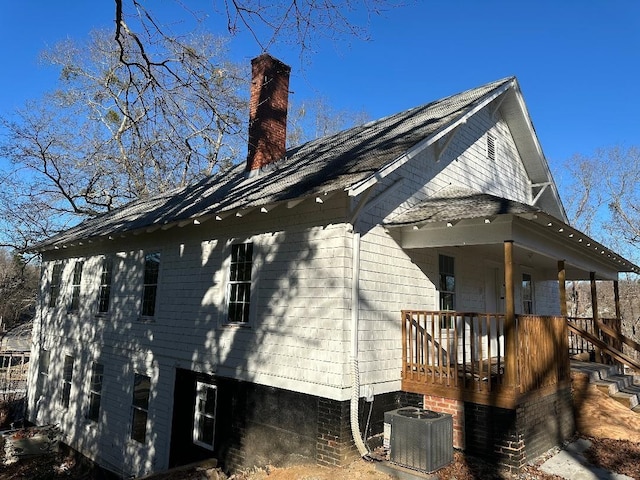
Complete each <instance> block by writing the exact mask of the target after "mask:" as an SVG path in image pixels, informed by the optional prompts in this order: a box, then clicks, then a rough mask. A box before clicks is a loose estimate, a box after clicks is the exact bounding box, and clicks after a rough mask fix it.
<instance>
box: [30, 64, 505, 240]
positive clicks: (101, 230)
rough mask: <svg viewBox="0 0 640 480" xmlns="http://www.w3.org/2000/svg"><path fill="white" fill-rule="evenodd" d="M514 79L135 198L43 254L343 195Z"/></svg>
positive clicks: (59, 237)
mask: <svg viewBox="0 0 640 480" xmlns="http://www.w3.org/2000/svg"><path fill="white" fill-rule="evenodd" d="M512 80H513V77H510V78H504V79H502V80H498V81H495V82H492V83H488V84H486V85H483V86H481V87H478V88H474V89H471V90H467V91H465V92H462V93H459V94H456V95H452V96H450V97H447V98H444V99H442V100H438V101H435V102H432V103H429V104H426V105H423V106H420V107H415V108H412V109H410V110H406V111H404V112H401V113H398V114H396V115H392V116H389V117H386V118H383V119H380V120H377V121H374V122H370V123H367V124H365V125H361V126H358V127H354V128H351V129H348V130H345V131H342V132H339V133H337V134H335V135H330V136H327V137H324V138H321V139H318V140H314V141H311V142H308V143H305V144H303V145H301V146H299V147H296V148H293V149H290V150H288V151H287V154H286V157H285V158H284V159H282V160H280V161H278V162H277V163H275V164H272V165H270V166H269V167H268V170H269V171H263V172H261V173H260V174H259V175H254V176H248V175H246V173H245V171H244V170H245V165H244V163H242V164H240V165H237V166H236V167H234V168H233V169H231V170H230V171H226V172H224V173H222V174H219V175H216V176H213V177H210V178H206V179H204V180H202V181H200V182H199V183H196V184H195V185H191V186H188V187H185V188H181V189H178V190H174V191H172V192H169V193H165V194H162V195H158V196H154V197H152V198H150V199H144V200H137V201H134V202H132V203H129V204H128V205H125V206H124V207H121V208H119V209H116V210H114V211H112V212H109V213H106V214H103V215H101V216H98V217H95V218H92V219H89V220H86V221H85V222H83V223H81V224H79V225H77V226H75V227H72V228H70V229H69V230H66V231H65V232H62V233H60V234H58V235H56V236H54V237H52V238H50V239H48V240H46V241H44V242H42V243H40V244H38V245H35V246H34V247H33V250H43V249H47V248H51V247H54V246H56V245H64V244H70V243H75V242H78V241H81V240H84V239H89V238H95V237H102V236H107V235H113V234H120V233H124V232H130V231H135V230H140V229H143V228H147V227H150V226H153V225H165V224H169V223H172V222H176V221H178V222H179V221H181V220H187V219H190V218H196V217H199V216H201V215H207V214H220V213H224V212H228V211H233V210H237V209H243V208H255V207H259V206H263V205H268V204H273V203H277V202H281V201H287V200H292V199H296V198H301V197H305V196H308V195H313V194H319V193H326V192H331V191H335V190H345V189H347V188H349V187H350V186H352V185H354V184H355V183H357V182H359V181H361V180H364V179H366V178H368V177H370V176H371V175H373V174H374V173H376V172H377V171H378V170H380V169H381V168H382V167H384V166H385V165H387V164H388V163H390V162H392V161H393V160H395V159H396V158H398V157H399V156H401V155H402V154H403V153H405V152H406V151H407V150H409V149H410V148H411V147H412V146H414V145H415V144H417V143H418V142H420V141H421V140H423V139H425V138H427V137H429V136H431V135H433V134H435V133H437V132H438V131H439V130H441V129H442V128H444V127H446V126H447V125H449V124H450V123H453V122H455V121H456V119H458V118H460V117H462V116H463V115H464V114H465V113H466V112H468V111H470V110H471V109H473V108H474V107H475V106H476V105H478V104H479V103H481V102H482V101H483V99H484V98H486V97H488V96H490V95H491V94H492V93H493V92H494V91H495V90H497V89H499V88H500V87H502V86H503V85H505V84H507V83H509V82H511V81H512Z"/></svg>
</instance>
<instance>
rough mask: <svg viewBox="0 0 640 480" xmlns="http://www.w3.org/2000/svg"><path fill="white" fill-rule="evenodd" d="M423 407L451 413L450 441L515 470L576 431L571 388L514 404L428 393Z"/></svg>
mask: <svg viewBox="0 0 640 480" xmlns="http://www.w3.org/2000/svg"><path fill="white" fill-rule="evenodd" d="M424 408H426V409H429V410H433V411H435V412H440V413H448V414H450V415H452V416H453V430H454V432H453V443H454V447H456V448H459V449H463V450H465V451H466V452H467V453H469V454H470V455H473V456H477V457H481V458H483V459H486V460H489V461H493V462H495V463H496V465H498V466H499V467H500V468H501V469H504V470H507V471H509V472H511V473H517V472H519V470H520V469H521V468H522V467H523V466H524V465H525V464H526V463H527V462H530V461H532V460H534V459H535V458H537V457H539V456H540V455H542V454H543V453H545V452H546V451H548V450H549V449H551V448H553V447H555V446H558V445H561V444H562V442H563V441H564V440H567V439H569V438H571V436H572V435H573V434H574V433H575V420H574V416H573V406H572V401H571V389H570V388H569V387H564V388H561V389H559V390H557V391H555V392H554V393H551V394H548V395H544V396H540V397H537V398H534V399H532V400H528V401H525V402H522V403H521V404H520V405H519V406H518V407H517V408H516V409H515V410H511V409H505V408H498V407H493V406H489V405H479V404H475V403H469V402H462V401H460V400H455V399H447V398H442V397H436V396H431V395H426V396H425V397H424Z"/></svg>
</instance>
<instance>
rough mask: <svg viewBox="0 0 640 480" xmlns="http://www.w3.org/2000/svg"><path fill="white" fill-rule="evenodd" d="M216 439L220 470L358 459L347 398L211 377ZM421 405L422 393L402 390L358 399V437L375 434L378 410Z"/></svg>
mask: <svg viewBox="0 0 640 480" xmlns="http://www.w3.org/2000/svg"><path fill="white" fill-rule="evenodd" d="M216 384H217V385H218V389H219V393H218V400H219V403H218V407H219V410H218V412H219V419H218V420H219V422H218V423H217V426H218V427H219V428H217V433H216V435H217V436H219V437H220V442H219V443H218V449H217V451H216V452H215V456H216V458H218V459H219V461H220V462H221V464H222V466H223V468H224V469H225V470H226V471H228V472H232V471H236V470H239V469H242V468H247V467H252V466H265V465H267V464H270V465H274V466H278V465H281V464H287V463H290V461H291V460H296V461H299V460H300V458H305V459H307V461H309V462H315V463H317V464H318V465H324V466H344V465H347V464H348V463H350V462H352V461H353V460H354V459H357V458H358V457H359V452H358V450H357V448H356V446H355V442H354V440H353V436H352V434H351V418H350V412H351V408H350V407H351V405H350V401H348V400H347V401H342V402H339V401H336V400H329V399H326V398H321V397H315V396H312V395H305V394H302V393H297V392H291V391H288V390H281V389H276V388H273V387H265V386H261V385H256V384H252V383H248V382H238V381H235V380H230V379H222V378H217V379H216ZM403 406H422V396H421V395H417V394H411V393H405V392H393V393H386V394H382V395H377V396H376V397H375V398H374V401H373V403H370V402H365V400H364V399H360V404H359V424H360V430H361V435H362V437H363V438H364V437H365V435H366V436H367V437H373V436H376V435H381V434H382V432H383V428H384V412H386V411H389V410H393V409H396V408H400V407H403Z"/></svg>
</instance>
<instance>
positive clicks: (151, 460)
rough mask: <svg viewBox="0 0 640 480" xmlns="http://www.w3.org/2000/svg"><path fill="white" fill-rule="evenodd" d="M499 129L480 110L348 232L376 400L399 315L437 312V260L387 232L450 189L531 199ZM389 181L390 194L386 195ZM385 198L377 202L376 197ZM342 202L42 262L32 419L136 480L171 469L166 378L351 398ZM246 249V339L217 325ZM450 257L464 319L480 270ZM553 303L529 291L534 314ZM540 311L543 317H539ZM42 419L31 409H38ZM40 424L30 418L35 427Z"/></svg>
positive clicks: (478, 287) (413, 165)
mask: <svg viewBox="0 0 640 480" xmlns="http://www.w3.org/2000/svg"><path fill="white" fill-rule="evenodd" d="M487 128H489V129H491V130H492V131H493V132H495V134H496V136H497V137H498V160H497V161H496V165H495V166H493V165H490V164H487V160H486V158H485V151H486V144H485V136H484V135H483V133H484V131H485V130H486V129H487ZM508 133H509V132H508V128H507V127H506V125H505V124H504V122H502V120H500V119H499V118H498V119H497V120H493V119H491V118H490V117H489V116H488V114H485V113H484V112H480V113H479V114H478V115H476V116H475V117H473V118H471V119H470V120H469V121H468V122H467V124H466V125H464V126H463V127H461V128H460V129H459V131H458V132H457V133H456V138H455V139H454V140H453V141H452V142H451V144H450V146H449V148H448V149H447V151H446V152H445V154H444V156H443V157H442V158H441V159H440V160H439V161H438V162H436V161H435V160H434V156H433V152H432V151H425V152H423V153H422V154H420V155H418V156H417V157H416V158H415V159H414V160H413V161H411V162H409V163H407V164H406V165H404V166H403V167H402V168H401V169H400V170H399V171H397V172H395V173H394V174H392V175H390V176H389V177H387V178H385V179H384V180H383V181H382V182H381V184H380V185H379V186H378V187H376V191H375V192H374V194H373V196H372V197H371V198H370V200H371V201H370V204H369V206H368V207H367V208H365V209H364V210H363V211H362V212H361V215H360V218H359V220H358V222H357V224H356V228H357V231H358V232H360V233H361V234H362V241H361V262H360V280H361V281H360V285H359V294H360V298H359V305H360V318H359V332H358V338H359V359H360V371H361V376H362V379H361V384H362V385H363V387H365V388H368V387H371V388H373V390H374V392H375V393H383V392H389V391H396V390H398V389H399V388H400V367H401V358H400V357H401V355H400V349H401V345H400V332H401V325H400V311H401V310H402V309H411V308H416V309H436V308H437V306H438V300H437V299H438V293H437V290H436V286H435V285H434V284H433V282H434V281H437V274H438V272H437V269H438V253H440V252H438V251H435V250H426V249H425V250H411V251H403V250H402V249H401V248H400V247H399V246H398V244H397V243H396V241H395V240H394V239H393V238H392V237H391V236H390V235H389V234H388V233H387V232H386V231H385V230H384V229H383V228H382V227H380V226H379V224H380V223H381V221H382V220H383V219H384V218H386V217H387V216H389V215H390V214H394V213H397V212H400V211H402V210H403V209H405V208H408V207H410V206H411V205H413V204H415V202H417V201H419V200H421V199H423V198H425V196H427V195H431V194H434V193H435V192H437V191H438V190H439V189H442V188H443V187H445V186H447V185H449V184H450V183H452V184H455V185H462V186H468V187H471V188H475V189H478V190H481V191H485V192H489V193H493V194H496V195H501V196H506V197H508V198H513V199H515V200H520V201H529V200H530V194H529V189H528V181H527V179H526V175H525V174H524V169H523V168H522V164H521V162H520V161H519V159H518V158H517V151H516V150H515V147H514V145H513V141H512V140H511V138H510V136H509V134H508ZM395 182H399V183H395ZM389 187H391V188H390V189H389V190H387V193H385V194H381V192H384V191H385V189H387V188H389ZM348 206H349V205H348V202H347V201H346V199H345V196H343V195H335V196H334V197H332V198H331V199H330V200H328V201H326V202H325V203H324V204H317V203H315V202H314V201H313V200H312V199H310V200H307V201H305V202H303V203H302V204H300V205H298V206H296V207H295V208H291V209H288V208H287V207H286V206H285V205H283V206H279V207H277V208H276V209H275V210H273V211H272V213H269V214H266V215H265V214H261V213H259V212H257V211H255V212H252V213H250V214H248V215H247V216H245V217H243V218H235V217H229V218H227V219H224V220H223V221H221V222H216V221H215V220H210V221H208V222H205V223H203V224H202V225H200V226H187V227H184V228H179V227H174V228H172V229H170V230H167V231H162V230H158V231H156V232H154V233H153V234H142V235H139V236H129V237H125V238H123V239H119V240H115V241H112V242H109V241H104V242H101V243H93V244H90V245H89V244H88V245H85V246H82V247H75V248H69V249H67V250H64V251H54V252H50V253H47V254H46V255H45V258H44V266H45V274H44V282H43V283H42V287H43V294H42V304H41V305H42V306H41V308H40V309H39V312H38V320H39V321H38V322H36V325H35V327H34V345H33V351H32V358H33V361H32V362H31V366H32V369H31V371H30V378H31V384H32V385H35V383H36V379H37V377H38V373H37V366H38V362H37V359H38V356H39V355H38V354H39V350H40V346H42V345H43V346H44V347H45V348H47V349H50V350H51V373H50V374H49V377H50V382H49V383H50V385H49V389H48V395H47V396H46V397H45V398H44V399H43V400H41V401H39V400H38V398H37V397H36V392H35V390H34V389H32V391H31V392H30V394H29V406H30V412H31V420H32V421H37V422H40V423H60V424H61V425H62V426H63V428H64V431H65V433H66V439H67V441H68V442H69V443H70V444H71V445H72V446H74V447H75V448H78V449H79V450H80V451H82V452H83V453H85V454H87V455H88V456H89V457H92V458H96V452H99V455H100V458H99V460H100V461H101V462H102V463H104V464H106V465H108V466H110V467H111V468H114V467H117V466H121V468H122V470H123V473H124V474H127V475H128V474H135V475H142V474H144V473H146V472H149V471H151V470H156V469H163V468H166V466H167V462H168V452H169V441H170V430H171V415H172V408H173V385H174V381H175V378H174V375H175V368H187V369H191V370H197V371H201V372H206V373H211V374H217V375H222V376H228V377H232V378H236V379H241V380H246V381H252V382H256V383H261V384H265V385H270V386H274V387H277V388H283V389H289V390H294V391H300V392H304V393H307V394H313V395H319V396H324V397H327V398H331V399H335V400H346V399H348V398H349V394H350V392H349V387H350V385H351V376H350V362H349V353H350V328H351V306H352V299H351V287H352V285H351V276H352V254H353V252H352V232H351V229H350V226H349V225H348V223H347V222H348V221H349V220H348V219H349V218H350V215H349V209H348V208H347V207H348ZM244 241H252V242H253V243H254V264H255V268H254V272H253V273H254V277H253V286H254V288H253V290H252V298H251V302H252V314H251V322H250V325H249V326H248V328H245V327H238V326H227V325H225V318H226V285H227V275H228V273H227V272H228V262H229V254H230V245H231V243H233V242H244ZM151 251H158V252H160V253H161V266H160V280H159V287H158V302H157V305H156V315H155V317H154V318H153V319H146V320H145V319H141V318H140V317H139V312H140V303H141V295H142V278H143V267H144V253H145V252H151ZM442 253H446V254H449V255H453V256H454V257H455V258H456V281H457V288H458V292H457V293H458V300H457V301H458V308H459V309H465V310H473V311H483V310H484V309H485V308H486V305H487V300H486V299H487V287H486V275H485V273H484V272H485V266H486V265H485V264H484V263H483V261H482V260H481V259H479V258H477V257H475V256H473V255H469V254H468V253H466V252H465V250H464V249H455V251H446V252H442ZM104 255H111V256H113V257H114V258H115V260H116V262H115V265H114V282H113V284H112V303H111V312H110V313H109V314H107V315H103V316H96V310H97V297H98V285H99V273H100V264H101V260H102V258H103V256H104ZM76 258H77V259H83V260H84V261H85V268H84V272H83V278H82V289H81V295H82V302H81V305H82V307H81V309H80V311H79V312H78V313H77V314H67V313H66V304H67V302H68V301H69V298H70V281H71V275H72V272H73V262H74V261H75V259H76ZM58 260H60V261H64V263H65V268H64V272H63V277H62V278H63V289H62V291H61V295H60V300H61V301H60V305H59V306H58V307H56V308H48V307H46V305H47V302H48V281H49V279H50V276H51V268H52V264H53V262H55V261H58ZM551 301H552V294H551V293H550V290H547V289H546V288H545V287H538V286H536V306H539V305H541V304H545V305H546V303H545V302H551ZM538 302H540V303H538ZM65 354H70V355H73V356H74V357H75V358H76V363H75V365H74V377H73V378H74V383H73V387H72V393H71V395H72V403H71V406H70V408H69V409H68V410H65V409H62V408H61V407H60V405H59V402H58V400H57V399H58V398H59V395H60V392H61V386H62V384H61V378H62V371H61V369H62V364H63V358H64V355H65ZM93 360H96V361H99V362H101V363H103V364H104V366H105V378H104V387H103V399H102V402H103V403H102V406H103V414H102V418H101V421H100V422H99V423H98V424H92V423H91V422H88V421H87V420H85V419H84V415H85V412H86V408H87V406H88V394H89V385H88V382H89V378H88V377H89V372H90V364H91V361H93ZM135 372H139V373H144V374H146V375H149V376H150V377H151V378H152V389H151V399H150V406H149V427H148V434H147V442H146V443H145V444H144V445H141V444H138V443H136V442H134V441H131V440H129V434H130V428H131V426H130V422H131V395H132V388H133V378H134V374H135ZM36 405H38V408H37V409H36V408H35V407H36ZM36 415H37V417H36Z"/></svg>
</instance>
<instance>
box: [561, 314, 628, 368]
mask: <svg viewBox="0 0 640 480" xmlns="http://www.w3.org/2000/svg"><path fill="white" fill-rule="evenodd" d="M567 328H568V329H569V330H570V331H572V332H573V333H575V334H576V335H580V336H581V337H583V338H584V339H586V340H588V341H589V342H591V343H593V344H594V345H596V346H598V347H600V348H601V349H602V350H604V351H605V353H607V354H608V355H610V356H611V357H612V358H614V359H615V360H618V361H619V362H620V363H623V364H626V365H627V366H629V367H631V368H634V369H636V370H637V371H638V372H640V361H638V360H635V359H633V358H631V357H629V356H627V355H625V354H624V353H622V352H621V351H620V350H617V349H615V348H613V347H612V346H610V345H607V343H606V342H604V341H603V340H601V339H600V338H598V337H596V336H595V335H593V334H591V333H589V332H587V331H586V330H585V329H583V328H581V327H578V326H577V325H574V324H572V323H571V322H567ZM607 330H610V329H609V328H608V327H607ZM610 331H611V332H614V330H610ZM605 333H606V332H605Z"/></svg>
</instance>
